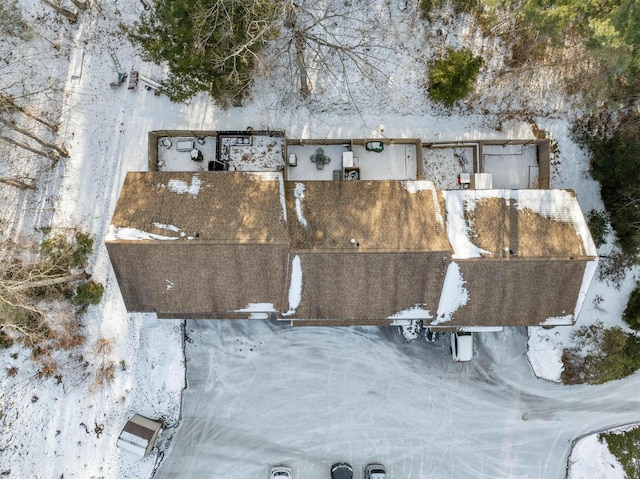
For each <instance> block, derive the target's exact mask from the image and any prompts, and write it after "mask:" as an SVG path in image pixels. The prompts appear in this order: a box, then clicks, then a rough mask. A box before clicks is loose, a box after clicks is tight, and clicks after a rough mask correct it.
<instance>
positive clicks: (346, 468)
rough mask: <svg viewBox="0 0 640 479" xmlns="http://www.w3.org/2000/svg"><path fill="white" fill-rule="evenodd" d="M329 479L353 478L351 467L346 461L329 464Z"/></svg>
mask: <svg viewBox="0 0 640 479" xmlns="http://www.w3.org/2000/svg"><path fill="white" fill-rule="evenodd" d="M331 479H353V469H351V466H350V465H349V464H347V463H346V462H338V463H337V464H334V465H333V466H331Z"/></svg>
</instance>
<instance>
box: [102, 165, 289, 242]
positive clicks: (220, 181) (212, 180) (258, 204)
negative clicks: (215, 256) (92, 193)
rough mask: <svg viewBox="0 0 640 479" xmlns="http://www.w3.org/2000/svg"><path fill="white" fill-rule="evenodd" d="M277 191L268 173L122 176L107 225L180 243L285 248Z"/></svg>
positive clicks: (278, 183)
mask: <svg viewBox="0 0 640 479" xmlns="http://www.w3.org/2000/svg"><path fill="white" fill-rule="evenodd" d="M281 187H282V185H281V178H280V177H279V176H278V175H274V174H265V175H261V174H258V173H238V172H201V173H183V172H180V173H176V172H148V173H128V174H127V177H126V179H125V183H124V186H123V188H122V192H121V194H120V199H119V200H118V205H117V207H116V211H115V213H114V215H113V219H112V221H111V224H112V225H114V226H115V227H117V228H135V229H138V230H141V231H144V232H147V233H152V234H157V235H163V236H170V237H178V238H183V239H185V238H186V237H188V236H191V237H192V238H196V236H197V238H198V239H199V240H204V241H217V242H221V243H287V242H288V235H287V228H286V222H285V220H284V213H283V206H284V205H283V202H284V199H283V198H282V197H281ZM194 193H195V194H194ZM158 225H160V226H158ZM162 225H164V227H163V226H162ZM167 226H169V227H175V228H170V229H167ZM174 229H179V231H174ZM181 233H184V236H181Z"/></svg>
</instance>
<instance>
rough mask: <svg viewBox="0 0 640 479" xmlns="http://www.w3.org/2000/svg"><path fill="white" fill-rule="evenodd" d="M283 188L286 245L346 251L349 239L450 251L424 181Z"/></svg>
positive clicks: (364, 246) (436, 202)
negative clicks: (285, 213) (284, 189)
mask: <svg viewBox="0 0 640 479" xmlns="http://www.w3.org/2000/svg"><path fill="white" fill-rule="evenodd" d="M415 185H421V187H426V186H429V187H430V188H426V189H422V190H420V191H416V190H419V189H420V187H416V186H415ZM285 188H286V198H287V211H288V215H289V218H288V220H289V221H288V223H289V233H290V238H291V247H292V250H299V251H303V250H313V251H327V250H329V251H339V250H351V249H354V248H355V247H354V246H353V245H352V244H351V242H350V241H351V239H355V240H356V241H357V242H359V244H360V246H359V251H360V252H365V251H394V252H403V251H450V250H451V245H450V244H449V241H448V239H447V235H446V231H445V227H444V211H445V208H444V200H443V198H442V195H441V194H440V193H439V192H436V190H435V188H434V187H433V184H432V183H430V182H426V181H424V182H410V181H409V182H404V181H308V182H287V183H286V186H285ZM302 188H303V189H304V190H303V194H304V197H303V198H301V199H297V198H296V196H299V194H298V192H299V190H300V189H302ZM412 188H413V191H415V192H413V193H412V192H411V191H410V190H412ZM297 191H298V192H297ZM298 213H299V214H300V216H301V217H302V218H303V220H304V221H306V223H307V226H305V225H304V224H303V223H302V222H301V221H300V220H299V217H298Z"/></svg>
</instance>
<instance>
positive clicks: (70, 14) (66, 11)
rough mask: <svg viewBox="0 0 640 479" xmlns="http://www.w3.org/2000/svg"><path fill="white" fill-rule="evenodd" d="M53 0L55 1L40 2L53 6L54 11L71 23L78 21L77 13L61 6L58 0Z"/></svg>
mask: <svg viewBox="0 0 640 479" xmlns="http://www.w3.org/2000/svg"><path fill="white" fill-rule="evenodd" d="M54 1H55V3H54V2H53V1H50V0H42V3H44V4H45V5H48V6H50V7H51V8H53V9H54V10H55V11H56V12H58V13H59V14H60V15H62V16H63V17H65V18H66V19H67V20H69V21H70V22H71V23H76V22H77V21H78V14H76V13H74V12H72V11H71V10H69V9H67V8H65V7H63V6H62V5H61V4H60V1H59V0H54ZM74 4H75V2H74Z"/></svg>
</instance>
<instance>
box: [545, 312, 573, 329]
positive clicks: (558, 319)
mask: <svg viewBox="0 0 640 479" xmlns="http://www.w3.org/2000/svg"><path fill="white" fill-rule="evenodd" d="M572 324H573V314H566V315H564V316H552V317H550V318H547V319H545V320H544V321H543V322H541V323H540V326H571V325H572Z"/></svg>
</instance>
